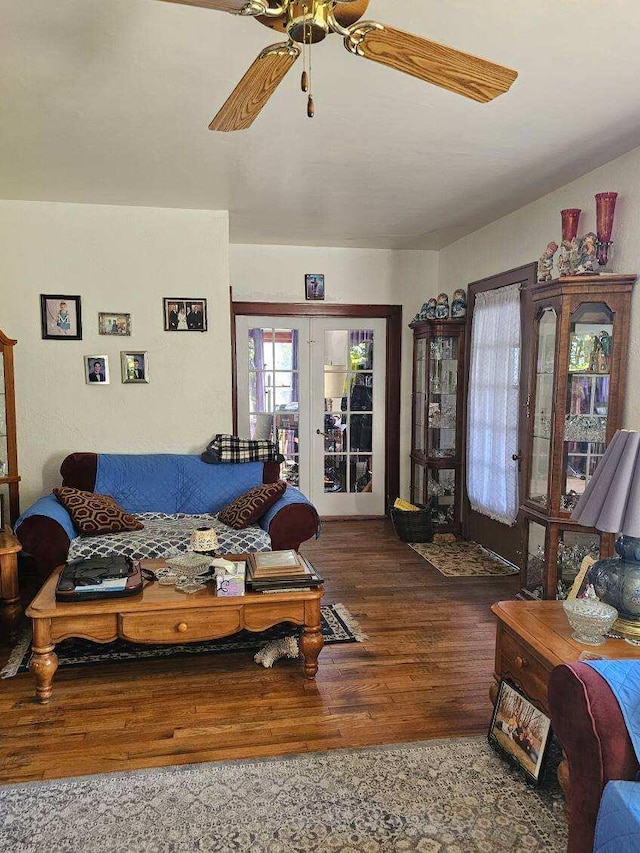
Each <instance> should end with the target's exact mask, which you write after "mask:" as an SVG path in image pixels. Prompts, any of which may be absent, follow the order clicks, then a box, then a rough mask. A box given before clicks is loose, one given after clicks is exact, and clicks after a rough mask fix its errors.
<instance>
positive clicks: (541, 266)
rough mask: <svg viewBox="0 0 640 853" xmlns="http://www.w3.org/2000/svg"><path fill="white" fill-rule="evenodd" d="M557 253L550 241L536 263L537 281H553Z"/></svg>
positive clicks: (556, 248) (556, 245)
mask: <svg viewBox="0 0 640 853" xmlns="http://www.w3.org/2000/svg"><path fill="white" fill-rule="evenodd" d="M557 251H558V244H557V243H554V242H553V241H551V243H548V244H547V248H546V249H545V250H544V254H543V255H542V257H541V258H540V261H539V262H538V281H551V280H552V279H553V259H554V257H555V254H556V252H557ZM454 296H455V294H454Z"/></svg>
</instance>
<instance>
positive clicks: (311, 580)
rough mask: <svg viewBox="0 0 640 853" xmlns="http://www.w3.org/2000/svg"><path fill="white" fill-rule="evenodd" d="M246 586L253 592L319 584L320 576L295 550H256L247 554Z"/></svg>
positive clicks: (320, 581)
mask: <svg viewBox="0 0 640 853" xmlns="http://www.w3.org/2000/svg"><path fill="white" fill-rule="evenodd" d="M247 562H248V567H247V587H248V588H249V589H252V590H254V591H255V592H263V591H266V590H276V589H278V588H286V589H297V588H309V587H315V586H319V585H320V584H321V583H322V578H321V577H320V575H319V574H318V573H317V572H316V570H315V569H314V568H313V566H312V565H311V564H310V563H309V562H308V561H307V560H305V558H304V557H302V556H301V555H300V554H298V553H297V552H296V551H293V550H288V551H258V552H257V553H255V554H249V559H248V561H247Z"/></svg>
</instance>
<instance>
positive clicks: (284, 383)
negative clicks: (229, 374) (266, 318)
mask: <svg viewBox="0 0 640 853" xmlns="http://www.w3.org/2000/svg"><path fill="white" fill-rule="evenodd" d="M298 337H299V336H298V332H297V331H296V330H292V329H271V328H254V329H249V341H248V344H249V346H248V350H249V431H250V437H251V438H254V439H268V440H271V441H275V442H276V444H277V445H278V447H279V449H280V452H281V453H282V454H283V455H284V456H285V457H286V461H285V462H284V463H283V465H282V473H281V476H282V478H283V479H285V480H286V481H287V482H288V483H290V484H291V485H298V481H299V474H298V441H299V396H300V394H299V389H300V377H299V372H298V357H299V352H298V346H299V341H298Z"/></svg>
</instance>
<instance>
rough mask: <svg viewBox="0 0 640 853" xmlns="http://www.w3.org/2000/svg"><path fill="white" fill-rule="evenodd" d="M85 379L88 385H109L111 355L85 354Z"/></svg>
mask: <svg viewBox="0 0 640 853" xmlns="http://www.w3.org/2000/svg"><path fill="white" fill-rule="evenodd" d="M83 359H84V381H85V382H86V383H87V385H109V383H110V379H109V356H107V355H85V356H83Z"/></svg>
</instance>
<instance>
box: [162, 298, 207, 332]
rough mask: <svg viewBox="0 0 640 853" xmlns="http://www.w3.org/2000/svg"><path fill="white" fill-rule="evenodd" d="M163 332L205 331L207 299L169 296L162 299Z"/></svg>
mask: <svg viewBox="0 0 640 853" xmlns="http://www.w3.org/2000/svg"><path fill="white" fill-rule="evenodd" d="M162 305H163V311H164V330H165V332H206V331H207V300H206V299H197V298H195V297H193V298H189V297H185V296H169V297H166V298H165V299H163V300H162Z"/></svg>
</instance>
